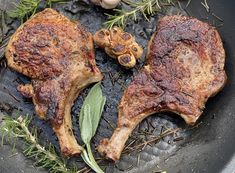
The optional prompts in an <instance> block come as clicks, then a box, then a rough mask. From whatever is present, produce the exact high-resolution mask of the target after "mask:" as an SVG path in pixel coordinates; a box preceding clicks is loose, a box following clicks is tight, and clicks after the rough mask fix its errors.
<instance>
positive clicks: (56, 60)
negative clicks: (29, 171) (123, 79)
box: [6, 9, 102, 156]
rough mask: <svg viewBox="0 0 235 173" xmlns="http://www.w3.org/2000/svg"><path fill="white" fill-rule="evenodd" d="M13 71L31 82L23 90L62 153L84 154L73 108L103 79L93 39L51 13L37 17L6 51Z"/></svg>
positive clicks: (77, 27) (79, 27)
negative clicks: (47, 123) (80, 96)
mask: <svg viewBox="0 0 235 173" xmlns="http://www.w3.org/2000/svg"><path fill="white" fill-rule="evenodd" d="M6 58H7V61H8V65H9V67H11V68H12V69H14V70H16V71H18V72H20V73H23V74H24V75H26V76H28V77H30V78H32V82H31V84H26V85H20V86H19V87H18V90H19V91H21V92H22V94H23V95H24V96H26V97H32V99H33V103H34V105H35V110H36V114H37V115H38V116H39V117H40V118H42V119H50V120H51V124H52V127H53V130H54V132H55V133H56V135H57V137H58V140H59V143H60V148H61V151H62V153H63V154H64V155H66V156H72V155H75V154H78V153H80V151H81V146H79V145H78V143H77V141H76V139H75V137H74V134H73V131H72V123H71V113H70V112H71V106H72V105H73V102H74V100H75V99H76V98H77V96H78V94H79V92H80V91H81V90H82V89H83V88H85V87H86V86H87V85H89V84H91V83H93V82H97V81H100V80H101V79H102V74H101V73H100V71H99V69H98V68H97V67H96V63H95V57H94V48H93V40H92V35H91V34H90V33H89V32H87V31H86V29H85V28H84V27H82V26H81V24H80V23H78V22H72V21H70V20H69V19H68V18H66V17H65V16H63V15H61V14H59V13H57V12H56V11H54V10H52V9H45V10H44V11H42V12H40V13H38V14H36V15H35V16H33V17H32V18H31V19H29V20H28V21H27V22H25V23H24V24H23V25H22V26H20V27H19V28H18V29H17V31H16V32H15V33H14V35H13V36H12V37H11V39H10V41H9V44H8V46H7V48H6Z"/></svg>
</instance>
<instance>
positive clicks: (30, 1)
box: [8, 0, 64, 22]
mask: <svg viewBox="0 0 235 173" xmlns="http://www.w3.org/2000/svg"><path fill="white" fill-rule="evenodd" d="M42 1H43V0H20V2H19V3H18V4H16V3H15V6H16V7H15V9H14V10H12V11H9V12H8V15H9V16H10V17H11V18H19V19H20V20H21V22H23V20H24V19H25V18H26V19H28V18H30V17H31V16H33V15H34V14H35V13H36V11H37V9H38V7H39V5H40V3H41V2H42ZM46 1H47V2H46V3H45V5H44V6H43V8H46V7H51V6H52V3H57V2H63V1H64V0H46Z"/></svg>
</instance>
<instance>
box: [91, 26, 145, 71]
mask: <svg viewBox="0 0 235 173" xmlns="http://www.w3.org/2000/svg"><path fill="white" fill-rule="evenodd" d="M93 39H94V42H95V43H96V44H97V45H98V46H99V47H100V48H102V49H104V50H105V52H106V53H107V54H108V55H109V56H110V57H112V58H115V59H118V62H119V63H120V64H121V65H122V66H124V67H125V68H132V67H134V66H135V64H136V59H138V58H140V57H141V56H142V54H143V49H142V47H140V46H139V45H138V44H137V43H136V42H135V38H134V37H133V36H132V35H131V34H129V33H127V32H124V31H123V30H122V29H121V28H119V27H114V28H112V29H110V30H108V29H101V30H99V31H97V32H96V33H95V34H94V36H93Z"/></svg>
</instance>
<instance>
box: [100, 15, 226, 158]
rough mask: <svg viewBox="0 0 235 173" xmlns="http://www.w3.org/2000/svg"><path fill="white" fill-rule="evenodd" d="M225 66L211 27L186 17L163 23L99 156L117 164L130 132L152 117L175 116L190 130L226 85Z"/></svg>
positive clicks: (151, 43)
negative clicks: (160, 113)
mask: <svg viewBox="0 0 235 173" xmlns="http://www.w3.org/2000/svg"><path fill="white" fill-rule="evenodd" d="M224 62H225V52H224V48H223V45H222V41H221V38H220V36H219V34H218V32H217V31H216V29H215V28H214V27H212V26H210V25H209V24H207V23H204V22H201V21H199V20H197V19H195V18H190V17H185V16H166V17H163V18H162V19H161V20H160V21H159V23H158V27H157V32H155V33H154V34H153V36H152V38H151V40H150V43H149V45H148V55H147V65H146V66H145V67H144V68H143V69H142V70H141V71H140V72H139V74H138V75H137V76H135V77H134V79H133V81H132V82H131V83H130V85H129V86H128V87H127V89H126V90H125V92H124V95H123V97H122V99H121V102H120V104H119V115H118V125H117V128H116V129H115V131H114V133H113V135H112V137H111V139H110V140H108V139H103V140H102V141H101V144H100V146H99V147H98V150H99V152H100V153H102V154H104V155H106V157H107V158H109V159H112V160H114V161H116V160H118V159H119V158H120V155H121V152H122V150H123V148H124V145H125V142H126V141H127V139H128V137H129V136H130V134H131V132H132V131H133V130H134V128H135V127H136V126H137V125H138V124H139V123H140V122H141V121H142V120H143V119H144V118H146V117H147V116H149V115H151V114H154V113H156V112H163V111H171V112H174V113H176V114H178V115H180V116H181V117H182V118H183V119H184V120H185V121H186V123H187V124H190V125H193V124H194V123H195V122H196V121H197V119H198V118H199V116H200V115H201V114H202V111H203V109H204V107H205V103H206V101H207V100H208V98H209V97H211V96H214V95H215V94H216V93H217V92H218V91H220V90H221V89H222V88H223V86H224V85H225V82H226V74H225V71H224Z"/></svg>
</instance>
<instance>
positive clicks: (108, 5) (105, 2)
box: [92, 0, 121, 9]
mask: <svg viewBox="0 0 235 173" xmlns="http://www.w3.org/2000/svg"><path fill="white" fill-rule="evenodd" d="M120 1H121V0H92V2H93V3H94V4H96V5H100V6H101V7H102V8H104V9H113V8H115V7H117V5H118V4H119V2H120Z"/></svg>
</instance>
